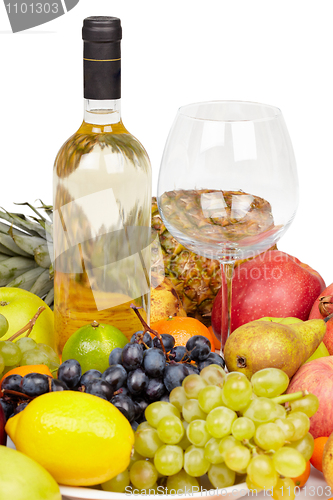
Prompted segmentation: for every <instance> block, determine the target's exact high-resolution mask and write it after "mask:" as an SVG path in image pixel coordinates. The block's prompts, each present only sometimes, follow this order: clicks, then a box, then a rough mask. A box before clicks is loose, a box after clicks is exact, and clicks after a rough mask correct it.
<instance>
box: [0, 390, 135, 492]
mask: <svg viewBox="0 0 333 500" xmlns="http://www.w3.org/2000/svg"><path fill="white" fill-rule="evenodd" d="M5 429H6V432H7V434H8V435H9V436H10V438H11V439H12V441H13V442H14V444H15V446H16V449H17V450H18V451H21V452H22V453H24V454H25V455H27V456H28V457H30V459H33V460H36V462H38V463H39V464H40V465H41V466H42V467H44V468H45V469H46V470H47V471H48V472H49V473H50V474H51V475H52V476H53V477H54V479H55V480H56V481H57V482H58V483H60V484H63V485H67V486H91V485H96V484H100V483H104V482H106V481H109V480H110V479H111V478H113V477H115V476H117V475H118V474H120V473H121V472H123V471H125V470H126V469H127V468H128V466H129V463H130V457H131V452H132V447H133V444H134V432H133V430H132V428H131V424H130V423H129V422H128V420H127V418H126V417H124V415H123V414H122V413H121V412H120V411H119V410H118V409H117V408H116V407H115V406H113V405H112V404H110V403H109V401H105V400H103V399H101V398H98V397H96V396H92V395H91V394H86V393H83V392H79V391H77V392H76V391H59V392H48V393H47V394H43V395H42V396H38V398H35V399H33V400H32V401H31V402H30V403H29V404H28V406H27V407H26V408H25V409H24V411H21V412H20V413H18V414H17V415H15V416H14V417H12V418H10V419H8V421H7V424H6V428H5ZM0 459H1V450H0ZM27 460H28V458H27ZM0 464H1V461H0ZM9 466H10V464H9ZM2 467H3V470H2V471H1V470H0V498H1V499H3V498H6V499H8V500H9V499H13V500H14V499H15V500H17V497H15V496H12V495H10V494H9V493H10V492H8V495H4V496H2V495H1V479H2V477H4V476H6V475H7V474H9V472H10V471H8V468H7V466H6V462H5V461H4V462H3V465H2ZM24 472H25V470H24V467H23V465H22V467H21V471H20V472H17V475H16V482H17V483H20V481H22V475H23V474H24ZM1 473H2V474H1ZM11 477H12V476H11ZM12 480H13V481H14V479H12ZM33 480H34V477H33V476H32V481H31V482H32V483H33V482H34V481H33ZM36 483H37V480H36ZM12 487H13V488H14V485H13V486H12ZM10 491H11V490H10ZM15 491H16V490H15ZM19 498H20V499H21V497H19ZM22 498H23V497H22ZM26 498H29V500H30V498H31V500H37V499H38V500H39V497H37V496H36V497H26ZM42 498H43V499H45V500H51V499H52V500H60V498H59V499H58V497H54V498H53V497H51V496H50V497H48V496H46V495H45V496H44V497H42ZM40 500H41V499H40Z"/></svg>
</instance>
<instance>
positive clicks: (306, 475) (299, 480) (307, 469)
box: [292, 460, 311, 488]
mask: <svg viewBox="0 0 333 500" xmlns="http://www.w3.org/2000/svg"><path fill="white" fill-rule="evenodd" d="M310 472H311V464H310V460H308V461H307V462H306V467H305V471H304V472H303V474H301V475H300V476H298V477H293V478H292V480H293V481H294V483H295V486H298V487H299V488H302V487H303V486H304V485H305V483H306V482H307V480H308V479H309V477H310Z"/></svg>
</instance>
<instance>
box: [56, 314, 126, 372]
mask: <svg viewBox="0 0 333 500" xmlns="http://www.w3.org/2000/svg"><path fill="white" fill-rule="evenodd" d="M127 343H128V340H127V338H126V337H125V335H124V334H123V333H122V332H121V331H120V330H118V328H116V327H115V326H111V325H106V324H103V323H97V321H93V322H92V323H91V324H89V325H84V326H81V328H79V329H78V330H76V332H75V333H73V335H72V336H71V337H70V338H69V339H68V340H67V342H66V344H65V346H64V350H63V351H62V361H66V360H67V359H76V361H78V362H79V363H80V365H81V368H82V373H84V372H86V371H87V370H91V369H95V370H99V371H100V372H102V373H103V372H104V371H105V370H106V369H107V368H108V367H109V356H110V352H111V351H112V350H113V349H115V348H116V347H121V348H122V347H124V345H126V344H127Z"/></svg>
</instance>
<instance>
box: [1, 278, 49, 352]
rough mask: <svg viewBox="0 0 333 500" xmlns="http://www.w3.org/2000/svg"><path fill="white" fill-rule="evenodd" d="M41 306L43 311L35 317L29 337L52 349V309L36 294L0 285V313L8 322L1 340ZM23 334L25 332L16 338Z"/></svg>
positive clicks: (24, 323) (17, 329) (28, 318)
mask: <svg viewBox="0 0 333 500" xmlns="http://www.w3.org/2000/svg"><path fill="white" fill-rule="evenodd" d="M41 306H43V307H45V311H43V312H42V313H41V315H40V316H39V317H38V318H37V321H36V324H35V326H34V327H33V329H32V332H31V334H30V335H29V337H31V338H32V339H34V340H35V341H36V342H38V343H41V344H47V345H49V346H51V347H52V349H55V342H54V333H53V311H51V309H50V308H49V306H48V305H46V304H45V302H44V301H43V300H42V299H40V298H39V297H38V296H37V295H35V294H34V293H31V292H28V291H27V290H22V289H21V288H11V287H6V286H4V287H0V314H3V316H5V318H7V320H8V323H9V329H8V331H7V333H6V334H5V335H4V336H3V337H2V338H1V340H7V339H9V338H10V337H11V336H12V335H14V333H16V332H18V331H19V330H20V329H21V328H23V327H24V326H25V325H26V324H27V323H28V322H29V320H30V319H32V318H33V316H34V315H35V314H36V312H37V310H38V308H39V307H41ZM25 335H26V332H25V333H23V334H22V335H21V336H20V337H18V339H19V338H21V337H24V336H25ZM16 340H17V339H16Z"/></svg>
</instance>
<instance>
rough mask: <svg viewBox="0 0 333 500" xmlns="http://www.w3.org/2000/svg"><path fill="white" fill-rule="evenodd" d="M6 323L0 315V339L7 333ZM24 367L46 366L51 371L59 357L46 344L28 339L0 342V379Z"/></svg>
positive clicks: (57, 363) (58, 363) (57, 364)
mask: <svg viewBox="0 0 333 500" xmlns="http://www.w3.org/2000/svg"><path fill="white" fill-rule="evenodd" d="M8 327H9V325H8V321H7V319H6V318H5V317H4V316H3V315H2V314H0V338H1V337H3V336H4V335H5V334H6V333H7V331H8ZM24 365H47V366H48V367H49V369H50V370H51V371H53V370H56V369H57V368H58V367H59V365H60V362H59V356H58V355H57V354H56V352H55V351H54V350H53V349H52V347H50V346H48V345H46V344H38V343H37V342H35V341H34V340H33V339H31V338H29V337H22V338H20V339H18V340H16V341H15V342H12V341H10V340H1V341H0V377H2V376H3V375H5V374H6V373H7V372H9V371H10V370H12V369H13V368H16V367H17V366H24Z"/></svg>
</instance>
